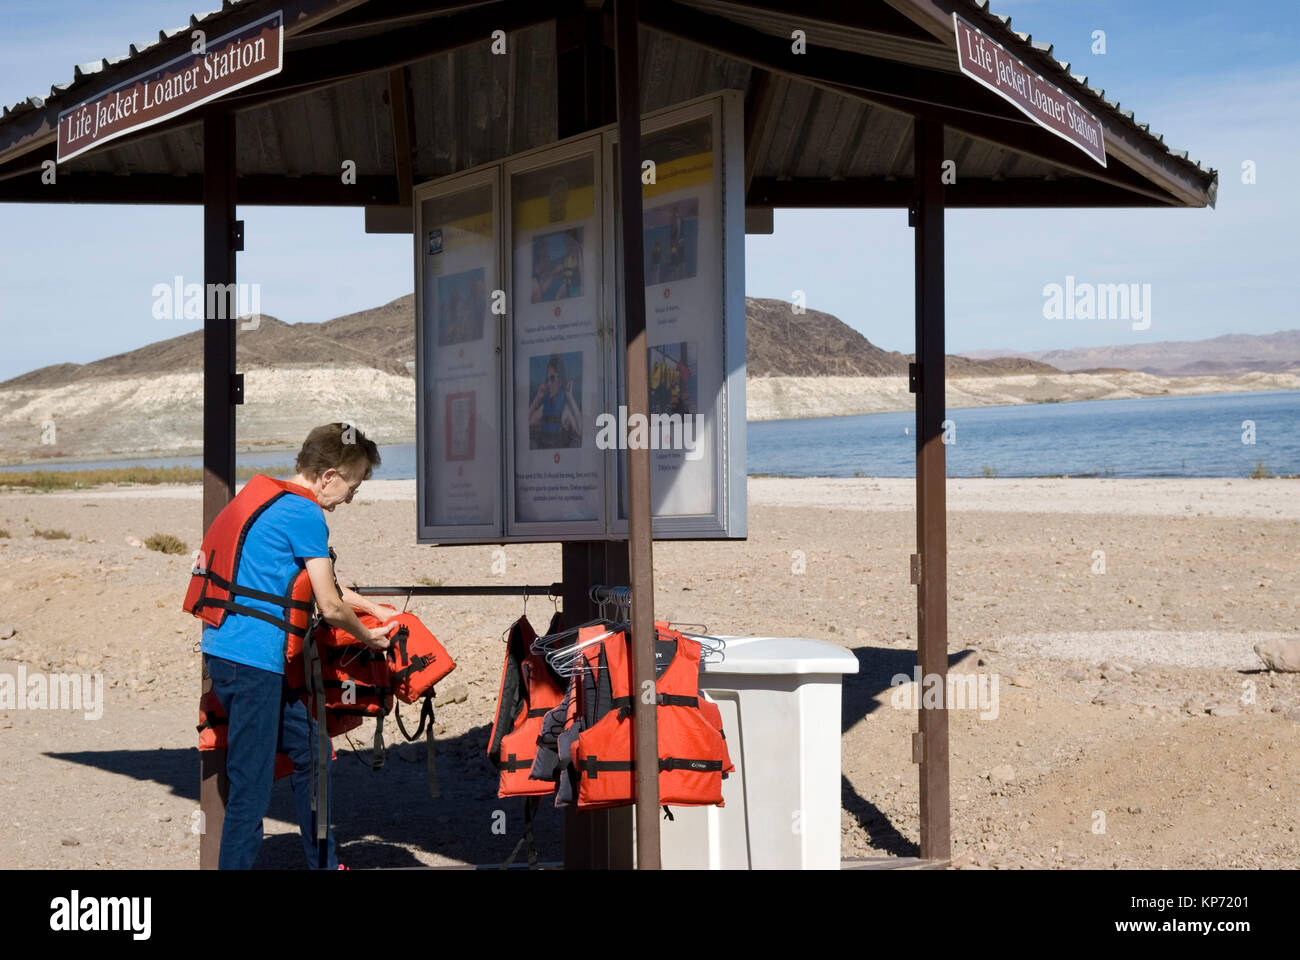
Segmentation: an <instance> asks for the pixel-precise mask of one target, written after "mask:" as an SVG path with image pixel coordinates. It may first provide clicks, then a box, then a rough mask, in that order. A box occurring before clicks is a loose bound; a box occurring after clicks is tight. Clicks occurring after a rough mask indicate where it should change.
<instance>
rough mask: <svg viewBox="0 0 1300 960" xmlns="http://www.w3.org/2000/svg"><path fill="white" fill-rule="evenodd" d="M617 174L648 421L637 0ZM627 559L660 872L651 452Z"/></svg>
mask: <svg viewBox="0 0 1300 960" xmlns="http://www.w3.org/2000/svg"><path fill="white" fill-rule="evenodd" d="M614 38H615V41H614V61H615V64H616V72H617V84H618V97H617V101H618V148H619V149H618V157H619V163H618V175H619V184H620V188H621V189H620V194H621V196H622V198H623V208H622V214H623V320H624V324H625V325H626V335H627V363H626V364H625V369H626V371H627V416H628V420H629V421H631V420H632V418H633V417H636V416H638V415H640V416H641V417H646V416H647V415H648V413H649V409H650V373H649V360H648V359H647V358H648V353H647V351H646V336H645V265H644V260H643V259H642V257H643V245H644V244H643V237H642V235H641V224H642V216H641V93H640V86H639V81H638V75H637V0H615V3H614ZM627 473H628V559H629V565H630V567H631V571H632V582H631V587H632V698H633V699H632V705H633V714H632V716H633V718H634V720H635V723H636V743H635V744H634V753H633V756H634V758H635V759H634V761H633V762H634V763H635V764H636V798H637V801H636V853H637V869H639V870H658V869H659V866H660V856H659V730H658V724H657V722H656V721H657V718H656V717H655V710H656V706H655V699H654V693H655V631H654V619H655V618H654V556H653V551H652V546H651V530H650V451H649V450H648V449H629V450H628V452H627Z"/></svg>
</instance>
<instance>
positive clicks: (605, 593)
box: [587, 584, 632, 603]
mask: <svg viewBox="0 0 1300 960" xmlns="http://www.w3.org/2000/svg"><path fill="white" fill-rule="evenodd" d="M587 596H589V597H590V598H591V602H592V603H631V602H632V588H631V587H606V586H604V585H603V584H596V585H595V586H593V587H592V588H591V589H590V590H588V591H587Z"/></svg>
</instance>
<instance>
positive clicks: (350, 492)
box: [334, 470, 365, 500]
mask: <svg viewBox="0 0 1300 960" xmlns="http://www.w3.org/2000/svg"><path fill="white" fill-rule="evenodd" d="M334 476H336V477H338V478H339V479H340V480H342V481H343V482H344V483H346V484H347V487H348V495H347V497H346V498H345V499H348V500H351V499H352V495H353V494H354V493H356V492H357V488H358V487H360V486H361V484H362V483H364V482H365V481H364V480H358V481H357V482H356V483H348V479H347V477H345V476H343V474H341V473H339V472H338V471H337V470H335V471H334Z"/></svg>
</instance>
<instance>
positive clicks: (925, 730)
mask: <svg viewBox="0 0 1300 960" xmlns="http://www.w3.org/2000/svg"><path fill="white" fill-rule="evenodd" d="M913 131H914V135H915V138H916V139H915V144H916V148H915V161H914V162H915V165H916V166H915V171H914V177H915V182H916V201H915V205H914V207H913V209H912V210H911V219H912V225H913V226H914V227H915V228H916V363H917V366H916V367H915V368H914V370H913V372H912V376H911V385H912V389H913V390H914V391H915V392H916V393H917V400H916V540H917V552H918V554H919V557H920V570H919V574H920V576H919V577H916V578H915V579H916V580H917V581H918V584H917V595H916V631H917V632H916V638H917V652H918V655H919V659H920V665H921V679H922V685H921V690H919V691H918V692H917V693H918V697H920V696H921V694H922V693H923V692H924V691H925V690H926V689H927V684H934V683H938V684H939V689H940V690H941V691H943V695H942V697H941V702H940V706H939V707H938V708H927V707H926V706H925V700H924V698H921V709H920V711H919V713H920V731H919V733H918V734H917V736H916V741H915V742H914V745H913V750H912V757H913V759H914V760H917V761H919V762H920V767H921V777H920V795H921V857H922V858H923V859H927V860H947V859H948V858H949V857H950V856H951V854H952V840H951V828H950V808H949V790H948V787H949V784H948V711H947V681H948V533H947V524H948V516H947V504H946V489H945V486H944V483H945V480H944V476H945V464H944V460H945V458H944V446H943V420H944V342H943V340H944V337H943V334H944V330H943V327H944V310H943V298H944V282H943V184H942V182H941V180H940V175H941V173H942V164H943V159H944V158H943V124H942V123H941V122H939V121H936V120H924V119H921V118H920V117H917V118H916V119H915V120H914V123H913Z"/></svg>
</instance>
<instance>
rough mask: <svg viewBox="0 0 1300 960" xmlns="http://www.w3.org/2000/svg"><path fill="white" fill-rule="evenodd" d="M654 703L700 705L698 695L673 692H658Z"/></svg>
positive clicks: (660, 704) (676, 705)
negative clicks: (684, 695) (691, 695)
mask: <svg viewBox="0 0 1300 960" xmlns="http://www.w3.org/2000/svg"><path fill="white" fill-rule="evenodd" d="M655 703H657V704H658V705H659V706H661V707H696V708H698V707H699V705H700V698H699V697H683V696H679V695H678V694H675V693H660V694H656V695H655Z"/></svg>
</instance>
